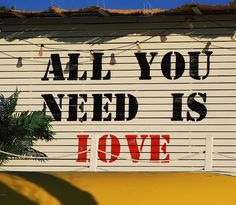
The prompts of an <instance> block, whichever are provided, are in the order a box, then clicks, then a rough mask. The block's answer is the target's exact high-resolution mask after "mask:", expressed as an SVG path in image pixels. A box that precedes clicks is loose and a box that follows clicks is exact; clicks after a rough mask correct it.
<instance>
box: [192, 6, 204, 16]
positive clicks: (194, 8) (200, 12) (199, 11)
mask: <svg viewBox="0 0 236 205" xmlns="http://www.w3.org/2000/svg"><path fill="white" fill-rule="evenodd" d="M191 9H192V10H193V12H194V13H195V14H197V15H202V11H201V10H200V9H199V8H198V7H197V6H195V5H194V6H191Z"/></svg>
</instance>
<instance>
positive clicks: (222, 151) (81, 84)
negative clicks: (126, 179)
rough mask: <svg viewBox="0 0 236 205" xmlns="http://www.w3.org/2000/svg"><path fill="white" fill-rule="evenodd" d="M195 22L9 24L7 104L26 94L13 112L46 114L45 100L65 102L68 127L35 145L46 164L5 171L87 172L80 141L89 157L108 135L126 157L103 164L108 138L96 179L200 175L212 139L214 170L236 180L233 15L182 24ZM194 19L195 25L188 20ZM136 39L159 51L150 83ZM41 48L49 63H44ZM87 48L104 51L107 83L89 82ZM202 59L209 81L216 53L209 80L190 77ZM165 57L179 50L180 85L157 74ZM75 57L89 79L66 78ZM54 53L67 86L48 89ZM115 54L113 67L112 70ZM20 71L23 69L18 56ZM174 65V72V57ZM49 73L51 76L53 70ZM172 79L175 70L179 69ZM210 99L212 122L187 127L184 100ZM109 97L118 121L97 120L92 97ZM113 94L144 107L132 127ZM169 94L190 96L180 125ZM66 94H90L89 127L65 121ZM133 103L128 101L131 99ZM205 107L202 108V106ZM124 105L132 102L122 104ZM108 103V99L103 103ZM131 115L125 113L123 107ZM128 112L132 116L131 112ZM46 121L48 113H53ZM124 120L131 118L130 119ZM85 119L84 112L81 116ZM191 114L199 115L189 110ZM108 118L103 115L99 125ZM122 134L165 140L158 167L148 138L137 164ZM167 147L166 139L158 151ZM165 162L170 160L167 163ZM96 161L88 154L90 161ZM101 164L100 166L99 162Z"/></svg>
mask: <svg viewBox="0 0 236 205" xmlns="http://www.w3.org/2000/svg"><path fill="white" fill-rule="evenodd" d="M186 17H187V18H189V16H176V17H175V16H172V17H162V16H160V17H142V18H137V17H127V18H125V17H119V18H118V17H114V18H96V19H94V20H91V19H87V18H82V19H57V20H56V19H48V20H46V19H42V20H40V19H38V20H35V19H31V20H30V19H29V20H24V21H21V20H15V21H13V20H11V19H9V20H7V19H6V20H4V21H3V23H2V25H1V28H2V32H1V33H0V93H2V94H4V95H5V96H10V95H11V94H12V92H14V91H15V90H16V89H18V90H19V91H20V96H19V101H18V102H19V104H18V106H17V111H19V112H21V111H25V110H30V111H35V110H40V109H42V108H43V104H44V100H43V98H42V96H41V95H42V94H53V95H54V96H55V98H56V101H57V103H59V100H58V98H57V94H64V95H65V97H64V98H63V107H62V121H55V122H53V130H54V131H55V133H56V135H55V140H53V141H52V142H47V143H45V142H38V143H37V144H36V145H35V147H36V148H37V149H39V150H40V151H43V152H45V153H46V154H47V155H48V160H47V161H45V162H40V161H32V160H25V159H14V158H12V159H11V160H10V161H9V162H8V163H7V164H5V165H3V166H1V170H14V171H91V169H90V167H91V163H90V162H91V160H93V159H90V161H87V162H77V161H76V160H77V159H78V138H77V136H78V135H79V134H84V135H85V134H88V135H90V137H89V140H88V149H90V148H91V147H92V142H93V140H95V139H98V138H100V137H102V136H103V135H104V134H112V135H115V136H116V137H117V138H118V139H119V143H120V155H119V157H117V159H116V160H115V161H114V162H111V163H109V162H107V163H105V162H103V160H108V161H109V160H110V158H111V157H112V154H111V152H112V147H111V142H110V140H108V141H107V144H106V153H105V154H104V156H105V158H104V159H102V158H98V159H97V167H96V171H204V170H205V166H206V164H205V163H206V160H205V159H206V138H207V137H209V136H210V137H212V138H213V151H212V170H211V171H216V172H221V171H224V172H236V41H234V40H232V39H231V37H232V36H233V35H234V32H235V24H236V20H235V17H236V16H235V15H218V16H214V15H211V16H196V17H195V16H194V18H193V20H192V24H193V28H192V29H190V28H189V25H188V23H187V22H186ZM191 18H192V17H191ZM136 41H139V42H140V46H141V48H142V52H147V59H148V61H149V60H150V59H151V56H150V52H158V54H157V56H156V57H155V58H154V61H153V63H152V65H151V76H152V79H151V80H140V79H139V77H140V67H139V64H138V62H137V59H136V57H135V52H136V45H135V42H136ZM41 44H43V45H44V46H45V47H44V48H43V56H39V55H38V52H39V49H40V45H41ZM90 50H93V51H94V52H103V53H104V55H103V60H102V61H103V73H102V74H103V75H105V74H106V73H107V72H108V70H110V71H111V79H110V80H91V79H90V78H91V77H92V66H93V62H91V61H90V60H89V57H90V53H89V52H90ZM194 51H196V52H201V55H200V58H199V66H200V71H199V72H200V75H205V74H206V68H207V57H206V55H205V54H203V52H204V51H212V52H213V54H212V55H211V57H210V62H211V63H210V74H209V76H208V77H207V78H206V79H204V80H194V79H193V78H191V77H190V76H189V72H190V69H189V63H190V58H189V54H188V52H194ZM168 52H179V53H181V54H182V55H183V57H184V60H185V65H186V66H185V67H186V68H185V72H184V74H183V76H182V77H181V78H179V79H177V80H168V79H166V78H165V77H164V76H163V73H162V71H161V63H162V59H163V57H164V56H165V54H166V53H168ZM69 53H80V56H79V74H78V75H79V76H81V75H82V74H83V73H84V71H87V78H88V79H87V80H67V78H68V70H66V66H67V63H68V61H69V56H68V54H69ZM51 54H59V55H60V60H61V64H62V69H63V72H64V76H65V78H66V79H65V80H64V81H56V80H53V77H54V76H53V75H52V74H48V76H49V80H48V81H42V80H41V78H42V77H43V76H44V74H45V72H46V69H47V65H48V61H49V60H50V57H51ZM112 54H114V56H115V60H116V64H115V65H110V60H111V55H112ZM19 57H21V58H22V64H23V66H22V67H17V62H18V58H19ZM171 66H172V67H174V66H175V59H174V58H173V59H172V63H171ZM50 69H51V68H50ZM173 74H174V71H173ZM199 92H201V93H206V94H207V101H206V103H205V105H206V107H207V111H208V112H207V116H206V118H205V119H203V120H202V121H199V122H192V121H187V120H186V112H187V111H189V108H188V105H187V98H188V96H189V95H190V94H192V93H199ZM95 93H96V94H107V93H111V94H112V97H113V98H112V102H111V103H110V104H109V112H110V113H111V116H112V121H102V122H96V121H91V119H92V117H93V106H94V101H93V98H92V94H95ZM116 93H125V94H131V95H133V96H135V97H136V98H137V100H138V104H139V108H138V113H137V115H136V117H135V119H133V120H130V121H114V118H115V114H116V100H115V94H116ZM172 93H184V96H183V108H182V109H183V121H171V118H172V110H173V97H172V95H171V94H172ZM68 94H78V95H79V94H87V95H88V100H87V102H86V103H85V105H84V110H85V111H86V112H87V117H88V121H86V122H80V121H79V120H78V121H67V118H68V109H69V108H68V105H69V98H68V96H67V95H68ZM126 98H127V96H126ZM198 99H200V100H199V101H200V102H202V101H201V98H198ZM126 100H127V99H126ZM106 102H107V99H106V98H105V97H104V103H106ZM126 108H127V106H126ZM127 109H128V108H127ZM47 114H48V115H51V112H50V111H49V109H48V108H47ZM127 114H128V113H127V112H126V115H127ZM81 115H82V113H79V112H78V116H79V117H80V116H81ZM191 115H193V116H194V117H198V114H197V113H195V112H192V111H191ZM106 116H107V114H106V113H103V117H106ZM126 134H132V135H135V134H137V135H139V137H138V138H137V144H138V145H139V146H140V145H141V144H142V139H141V137H140V135H141V134H150V135H154V134H156V135H160V136H161V135H169V136H170V142H169V143H167V144H166V153H163V150H162V151H160V153H159V154H160V160H159V161H154V162H152V161H150V154H151V151H150V146H151V140H150V138H147V139H146V141H145V143H144V144H143V147H142V151H141V154H140V158H139V160H138V162H134V160H133V159H132V154H135V153H130V148H129V146H128V143H127V139H126V138H125V135H126ZM165 143H166V140H165V139H164V138H161V140H160V145H159V146H160V147H161V148H163V146H164V145H165ZM168 154H169V156H170V160H167V161H166V160H165V157H166V156H167V155H168ZM90 155H92V154H91V153H90V152H89V153H88V156H87V157H88V159H89V158H90ZM95 160H96V159H95Z"/></svg>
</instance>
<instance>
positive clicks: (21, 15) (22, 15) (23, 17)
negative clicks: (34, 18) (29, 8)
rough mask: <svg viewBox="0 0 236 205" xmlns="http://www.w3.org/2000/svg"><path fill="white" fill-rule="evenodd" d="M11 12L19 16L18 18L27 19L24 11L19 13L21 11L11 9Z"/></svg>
mask: <svg viewBox="0 0 236 205" xmlns="http://www.w3.org/2000/svg"><path fill="white" fill-rule="evenodd" d="M11 14H13V15H14V16H16V17H18V18H21V19H25V18H26V16H25V15H24V14H22V13H19V12H15V11H11Z"/></svg>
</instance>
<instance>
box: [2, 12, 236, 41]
mask: <svg viewBox="0 0 236 205" xmlns="http://www.w3.org/2000/svg"><path fill="white" fill-rule="evenodd" d="M166 18H167V19H169V23H168V22H167V23H166V24H164V23H160V24H158V23H155V22H152V21H151V22H149V21H145V18H144V20H143V22H142V21H141V22H139V23H138V22H136V23H135V22H130V23H129V22H127V23H125V22H124V23H123V24H120V23H119V22H117V23H116V22H115V21H114V22H112V23H111V22H109V23H104V24H102V23H100V24H98V25H97V26H96V27H94V24H91V25H89V24H88V25H87V24H85V23H84V24H83V23H82V24H80V23H79V21H78V23H75V22H74V23H70V22H67V23H65V22H64V23H62V24H61V25H62V26H61V27H58V26H57V27H55V24H57V23H58V22H54V24H44V25H43V24H42V25H40V24H39V25H37V23H35V21H33V20H32V22H31V20H30V19H28V20H26V21H21V20H18V19H16V23H15V24H9V25H8V24H7V23H6V24H2V25H1V29H2V32H1V34H0V39H1V38H3V39H5V40H7V41H9V42H14V41H15V40H21V41H25V42H27V41H28V39H32V38H45V39H47V38H49V39H51V40H54V41H57V42H63V43H68V44H74V43H76V44H78V45H79V44H85V43H86V44H90V45H94V44H103V43H106V42H108V41H111V40H113V39H117V38H122V37H124V36H127V35H132V34H134V35H141V36H148V38H147V39H146V40H145V41H148V40H150V41H151V39H152V37H155V36H160V42H166V41H167V42H168V39H167V38H166V36H168V35H170V34H177V35H186V36H189V37H191V38H193V40H194V38H209V39H214V38H217V37H219V36H222V35H223V36H226V35H227V36H232V33H233V32H234V29H233V28H230V27H226V26H225V25H224V24H223V23H222V24H221V23H219V22H218V21H214V20H212V19H207V18H205V17H194V18H195V19H194V18H193V17H192V16H190V17H189V18H186V17H182V19H181V20H178V21H175V19H173V17H166ZM62 22H63V21H62ZM51 23H52V22H51ZM216 29H217V31H216ZM41 43H42V44H43V43H44V42H43V40H42V42H41ZM133 43H135V42H133Z"/></svg>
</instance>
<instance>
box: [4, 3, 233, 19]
mask: <svg viewBox="0 0 236 205" xmlns="http://www.w3.org/2000/svg"><path fill="white" fill-rule="evenodd" d="M192 7H197V8H198V9H199V10H200V11H201V12H202V13H203V14H219V13H222V14H227V13H236V3H231V4H229V5H207V4H184V5H182V6H180V7H176V8H172V9H167V10H163V9H158V8H156V9H134V10H131V9H127V10H124V9H105V8H102V7H98V6H91V7H87V8H82V9H77V10H65V9H61V8H57V7H50V8H49V9H48V10H46V11H23V10H14V9H9V10H1V11H0V17H6V16H7V15H8V14H9V15H14V16H18V17H20V16H21V17H50V16H48V14H51V13H54V14H56V15H59V16H67V17H69V16H73V15H76V14H77V15H80V14H81V16H94V15H95V16H96V14H97V16H140V15H163V14H165V15H172V14H179V15H184V14H194V12H193V9H192Z"/></svg>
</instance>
